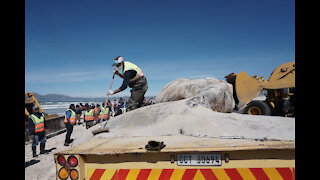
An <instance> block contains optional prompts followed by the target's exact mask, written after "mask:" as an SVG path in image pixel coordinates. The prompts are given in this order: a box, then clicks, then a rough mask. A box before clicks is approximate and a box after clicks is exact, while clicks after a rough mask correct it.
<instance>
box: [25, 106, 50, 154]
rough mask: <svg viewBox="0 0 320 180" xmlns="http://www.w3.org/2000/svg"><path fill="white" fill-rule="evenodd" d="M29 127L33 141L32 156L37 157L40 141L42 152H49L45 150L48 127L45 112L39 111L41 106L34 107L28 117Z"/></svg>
mask: <svg viewBox="0 0 320 180" xmlns="http://www.w3.org/2000/svg"><path fill="white" fill-rule="evenodd" d="M28 127H29V133H30V136H29V137H30V139H32V140H33V142H32V146H31V148H32V156H33V157H37V156H38V155H37V145H38V142H40V154H48V152H46V151H45V146H46V141H47V138H46V134H45V129H47V126H46V121H45V118H44V114H43V113H40V112H39V107H37V106H34V107H33V108H32V114H30V115H29V117H28Z"/></svg>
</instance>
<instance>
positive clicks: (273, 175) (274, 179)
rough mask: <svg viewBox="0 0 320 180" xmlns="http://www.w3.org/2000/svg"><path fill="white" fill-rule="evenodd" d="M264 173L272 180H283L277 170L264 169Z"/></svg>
mask: <svg viewBox="0 0 320 180" xmlns="http://www.w3.org/2000/svg"><path fill="white" fill-rule="evenodd" d="M263 171H264V172H265V173H266V174H267V176H268V177H269V178H270V179H271V180H283V178H282V177H281V175H280V174H279V172H278V171H277V170H276V169H275V168H263Z"/></svg>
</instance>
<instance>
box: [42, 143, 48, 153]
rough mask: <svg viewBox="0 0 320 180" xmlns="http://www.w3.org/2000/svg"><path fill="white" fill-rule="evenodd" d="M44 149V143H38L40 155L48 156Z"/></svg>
mask: <svg viewBox="0 0 320 180" xmlns="http://www.w3.org/2000/svg"><path fill="white" fill-rule="evenodd" d="M45 147H46V143H40V154H48V152H46V151H45V150H44V149H45Z"/></svg>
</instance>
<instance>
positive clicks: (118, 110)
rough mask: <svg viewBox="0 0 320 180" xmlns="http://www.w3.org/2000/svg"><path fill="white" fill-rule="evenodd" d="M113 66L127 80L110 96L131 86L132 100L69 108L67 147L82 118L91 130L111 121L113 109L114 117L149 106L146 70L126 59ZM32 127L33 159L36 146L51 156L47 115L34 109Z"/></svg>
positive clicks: (108, 92)
mask: <svg viewBox="0 0 320 180" xmlns="http://www.w3.org/2000/svg"><path fill="white" fill-rule="evenodd" d="M112 66H115V68H114V70H113V74H114V75H117V76H119V77H120V78H122V79H123V82H122V85H121V86H120V87H119V88H118V89H116V90H115V91H112V90H111V89H108V91H107V95H108V96H110V95H114V94H117V93H119V92H121V91H124V90H125V89H126V88H127V87H130V88H131V90H130V92H131V96H130V98H129V100H128V101H124V100H123V99H119V101H117V100H116V102H117V103H112V104H111V102H110V101H109V102H108V103H107V104H106V105H105V104H104V103H103V104H102V106H100V105H99V104H96V105H94V104H91V105H89V104H85V105H82V104H81V103H80V104H79V105H74V104H70V106H69V109H67V111H66V115H65V119H64V124H65V126H66V129H67V133H66V138H65V142H64V145H65V146H69V144H70V143H71V142H72V139H71V138H70V137H71V134H72V132H73V126H74V125H75V124H81V115H82V114H83V120H84V123H85V125H86V128H87V129H88V128H90V127H91V126H93V125H95V124H96V123H100V120H102V121H107V120H108V119H109V117H110V109H111V110H112V113H113V114H112V115H113V116H116V115H119V114H122V113H125V112H127V111H131V110H134V109H137V108H140V107H141V106H144V105H146V103H145V102H144V95H145V93H146V91H147V89H148V83H147V79H146V77H145V76H144V74H143V72H142V70H141V69H140V68H139V67H138V66H137V65H135V64H133V63H131V62H129V61H124V58H123V57H122V56H117V57H115V58H114V61H113V64H112ZM28 124H29V125H28V126H29V132H30V138H31V139H32V140H33V142H32V152H33V157H37V154H36V147H37V144H38V143H39V142H40V154H47V152H46V151H45V143H46V135H45V129H46V128H47V126H46V123H45V119H44V114H43V113H41V112H39V107H37V106H34V107H33V108H32V113H31V115H30V116H29V118H28Z"/></svg>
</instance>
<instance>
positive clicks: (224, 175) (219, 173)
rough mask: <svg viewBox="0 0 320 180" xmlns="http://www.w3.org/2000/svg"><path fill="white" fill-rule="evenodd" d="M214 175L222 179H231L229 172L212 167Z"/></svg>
mask: <svg viewBox="0 0 320 180" xmlns="http://www.w3.org/2000/svg"><path fill="white" fill-rule="evenodd" d="M212 171H213V173H214V175H216V177H217V178H218V179H219V180H220V179H221V180H230V178H229V176H228V174H227V173H226V172H225V171H224V169H212Z"/></svg>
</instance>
